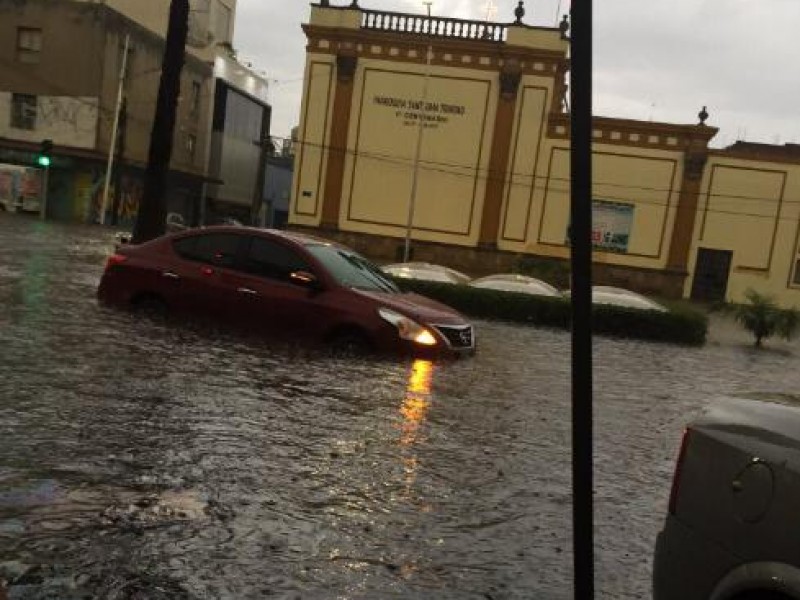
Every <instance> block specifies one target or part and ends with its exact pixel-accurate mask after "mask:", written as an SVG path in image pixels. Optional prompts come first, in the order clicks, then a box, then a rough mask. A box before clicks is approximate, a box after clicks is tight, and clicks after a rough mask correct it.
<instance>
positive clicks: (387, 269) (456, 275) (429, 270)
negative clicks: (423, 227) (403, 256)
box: [381, 262, 470, 284]
mask: <svg viewBox="0 0 800 600" xmlns="http://www.w3.org/2000/svg"><path fill="white" fill-rule="evenodd" d="M381 269H382V270H383V272H384V273H386V274H388V275H391V276H392V277H401V278H403V279H421V280H423V281H437V282H440V283H462V284H463V283H468V282H469V280H470V278H469V277H468V276H467V275H464V273H461V272H459V271H456V270H455V269H451V268H449V267H443V266H441V265H434V264H431V263H425V262H406V263H395V264H391V265H384V266H383V267H381Z"/></svg>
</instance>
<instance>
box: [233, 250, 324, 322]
mask: <svg viewBox="0 0 800 600" xmlns="http://www.w3.org/2000/svg"><path fill="white" fill-rule="evenodd" d="M298 271H306V272H310V273H312V274H313V271H312V267H311V266H310V264H309V261H308V260H306V259H305V257H304V256H303V255H302V253H300V252H299V251H298V250H297V249H296V248H293V247H292V246H291V245H289V244H287V243H284V242H283V241H282V240H274V239H270V238H267V237H261V236H248V239H247V241H246V242H245V246H244V248H243V250H242V254H241V256H240V259H239V261H238V263H237V265H236V270H235V271H225V272H224V273H222V274H221V276H220V277H221V281H222V282H223V284H224V286H225V287H226V288H227V289H228V290H229V295H230V296H229V297H230V298H231V302H230V303H229V305H228V310H229V312H230V315H231V316H232V317H233V318H234V319H235V320H236V321H237V322H238V323H239V324H240V325H242V326H243V327H245V328H246V329H248V330H251V331H252V330H258V331H261V332H266V333H270V334H276V335H281V336H286V337H289V338H295V337H301V336H302V337H305V336H307V335H308V334H309V333H310V332H312V331H313V329H314V322H315V321H316V320H317V316H318V305H317V299H318V298H319V297H320V296H321V295H322V294H320V293H317V292H315V291H313V290H312V289H311V288H310V287H309V286H308V285H305V284H302V283H300V282H298V281H296V280H295V279H293V278H292V277H291V274H292V273H296V272H298Z"/></svg>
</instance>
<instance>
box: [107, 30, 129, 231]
mask: <svg viewBox="0 0 800 600" xmlns="http://www.w3.org/2000/svg"><path fill="white" fill-rule="evenodd" d="M130 43H131V35H130V34H129V33H127V34H125V47H124V49H123V51H122V66H121V68H120V70H119V85H118V87H117V105H116V107H115V108H114V124H113V125H112V127H111V143H110V144H109V146H108V162H107V163H106V179H105V182H104V183H103V202H102V203H101V204H100V218H99V222H100V225H103V224H104V223H105V220H106V207H107V206H108V189H109V187H110V185H111V169H112V168H113V167H114V150H115V149H116V146H117V130H118V129H119V112H120V109H121V108H122V92H123V88H124V86H125V72H126V71H127V68H128V46H129V45H130Z"/></svg>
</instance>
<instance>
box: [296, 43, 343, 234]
mask: <svg viewBox="0 0 800 600" xmlns="http://www.w3.org/2000/svg"><path fill="white" fill-rule="evenodd" d="M335 73H336V63H335V60H334V58H333V57H332V56H330V55H328V54H317V53H309V54H308V56H307V57H306V67H305V77H304V82H303V86H304V89H303V100H302V103H301V106H300V125H299V132H300V133H299V137H300V140H301V141H300V142H299V143H298V147H297V149H296V155H295V156H296V159H295V173H294V186H293V192H292V193H293V196H292V198H293V200H292V206H293V208H292V211H291V215H292V216H291V222H293V223H298V224H300V225H309V226H319V225H320V223H321V222H322V200H323V195H324V187H323V186H324V184H325V166H326V165H327V158H328V155H329V153H328V145H329V142H330V125H329V123H330V122H331V119H332V116H333V101H334V96H333V94H334V88H333V84H334V80H335Z"/></svg>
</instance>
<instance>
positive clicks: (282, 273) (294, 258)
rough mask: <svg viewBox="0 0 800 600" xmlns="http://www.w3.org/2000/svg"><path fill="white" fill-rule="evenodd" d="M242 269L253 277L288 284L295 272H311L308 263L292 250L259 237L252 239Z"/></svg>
mask: <svg viewBox="0 0 800 600" xmlns="http://www.w3.org/2000/svg"><path fill="white" fill-rule="evenodd" d="M242 267H243V269H244V270H245V271H247V272H248V273H252V274H253V275H260V276H262V277H267V278H269V279H277V280H279V281H287V282H289V281H291V279H290V277H289V275H290V274H291V273H294V272H295V271H309V272H310V271H311V268H310V267H309V266H308V263H307V262H306V261H305V260H304V259H303V258H302V257H301V256H299V255H298V254H297V253H296V252H295V251H293V250H292V249H291V248H288V247H287V246H285V245H283V244H281V243H278V242H273V241H271V240H265V239H264V238H259V237H253V238H251V242H250V248H249V249H248V252H247V255H246V257H245V260H244V263H243V265H242Z"/></svg>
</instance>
